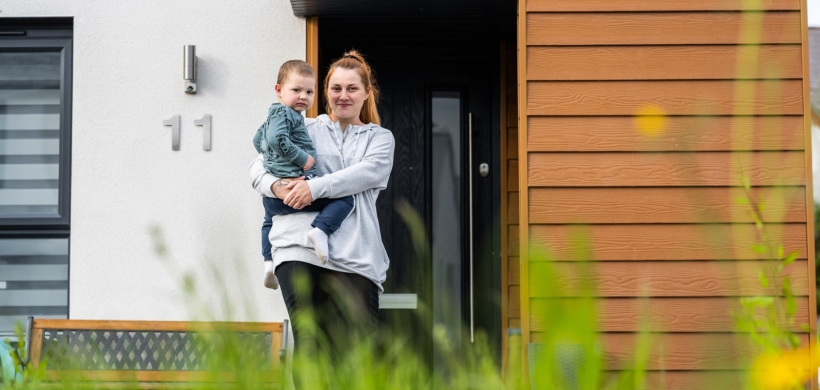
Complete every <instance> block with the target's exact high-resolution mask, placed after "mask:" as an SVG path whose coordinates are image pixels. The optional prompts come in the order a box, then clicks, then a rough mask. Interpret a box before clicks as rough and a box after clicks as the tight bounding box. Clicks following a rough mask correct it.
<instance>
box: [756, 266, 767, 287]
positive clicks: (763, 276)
mask: <svg viewBox="0 0 820 390" xmlns="http://www.w3.org/2000/svg"><path fill="white" fill-rule="evenodd" d="M757 281H758V282H759V283H760V287H763V288H769V278H767V277H766V273H765V272H763V270H760V271H758V273H757Z"/></svg>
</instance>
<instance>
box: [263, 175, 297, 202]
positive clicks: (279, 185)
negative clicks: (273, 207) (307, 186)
mask: <svg viewBox="0 0 820 390" xmlns="http://www.w3.org/2000/svg"><path fill="white" fill-rule="evenodd" d="M295 181H305V177H304V176H299V177H288V178H283V179H279V180H277V181H275V182H273V184H271V185H270V192H273V194H274V195H276V198H277V199H285V198H286V197H287V196H288V194H290V187H288V185H289V184H290V183H292V182H295Z"/></svg>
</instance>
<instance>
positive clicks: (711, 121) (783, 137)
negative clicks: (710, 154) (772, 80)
mask: <svg viewBox="0 0 820 390" xmlns="http://www.w3.org/2000/svg"><path fill="white" fill-rule="evenodd" d="M642 118H643V117H638V116H626V117H623V116H621V117H618V116H614V117H613V116H609V117H607V116H602V117H529V118H527V126H528V127H529V131H528V134H527V145H528V146H527V148H528V150H529V151H531V152H606V151H611V152H616V151H617V152H646V151H752V150H803V149H804V148H805V141H804V136H803V117H802V116H734V117H731V116H667V117H663V119H661V121H660V122H658V123H659V125H658V128H657V130H655V131H652V132H646V131H642V130H641V129H642V123H640V122H639V121H640V120H641V119H642Z"/></svg>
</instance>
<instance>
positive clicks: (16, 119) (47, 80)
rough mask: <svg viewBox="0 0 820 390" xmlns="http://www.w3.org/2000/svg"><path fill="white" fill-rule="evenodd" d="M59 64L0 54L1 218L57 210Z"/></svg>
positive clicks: (52, 57) (53, 57) (47, 57)
mask: <svg viewBox="0 0 820 390" xmlns="http://www.w3.org/2000/svg"><path fill="white" fill-rule="evenodd" d="M60 61H61V57H60V53H58V52H48V53H36V52H27V53H8V52H7V53H0V218H2V217H6V218H8V217H13V216H17V217H20V216H36V215H37V214H50V215H53V214H56V213H57V211H58V200H59V198H60V196H59V188H60V185H59V184H60V181H59V179H60V177H59V173H60V165H59V161H60V115H61V114H60V110H61V106H60V105H61V101H60V96H61V95H60V78H61V65H60Z"/></svg>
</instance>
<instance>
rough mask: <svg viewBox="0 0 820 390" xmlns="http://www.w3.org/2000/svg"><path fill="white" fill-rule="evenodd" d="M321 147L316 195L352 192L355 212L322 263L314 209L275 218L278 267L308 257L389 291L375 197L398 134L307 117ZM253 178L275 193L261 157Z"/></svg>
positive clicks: (312, 183) (335, 236)
mask: <svg viewBox="0 0 820 390" xmlns="http://www.w3.org/2000/svg"><path fill="white" fill-rule="evenodd" d="M305 123H306V124H307V128H308V133H309V134H310V137H311V138H312V139H313V145H314V146H315V147H316V154H317V156H316V166H317V169H318V173H319V175H320V177H317V178H314V179H313V180H309V181H308V182H307V183H308V186H309V187H310V192H311V193H312V194H313V199H319V198H340V197H343V196H347V195H353V199H354V202H355V203H354V206H353V211H352V212H351V213H350V215H349V216H348V217H347V219H345V221H344V223H343V224H342V226H341V227H340V228H339V230H337V231H336V232H335V233H333V234H332V235H331V236H330V240H329V241H328V244H329V249H330V258H329V261H328V262H327V263H326V264H324V265H323V264H321V263H320V262H319V260H318V258H316V254H315V253H314V252H313V246H312V245H311V244H310V242H309V241H308V240H307V231H308V230H309V229H310V223H311V222H312V221H313V218H315V217H316V214H317V213H315V212H304V213H296V214H291V215H281V216H274V217H273V227H272V228H271V231H270V236H269V237H270V241H271V245H272V246H273V251H272V254H273V261H274V265H275V266H276V265H279V264H281V263H282V262H285V261H304V262H307V263H310V264H313V265H316V266H319V267H324V268H328V269H332V270H335V271H341V272H353V273H357V274H359V275H362V276H364V277H366V278H368V279H370V280H371V281H373V283H375V284H376V285H377V286H379V291H384V289H383V288H382V283H383V282H384V281H385V279H386V276H387V268H388V266H389V265H390V259H388V257H387V252H386V251H385V250H384V244H383V243H382V237H381V231H380V229H379V219H378V216H377V214H376V198H378V196H379V192H381V191H382V190H383V189H385V188H387V182H388V179H389V178H390V172H391V171H392V169H393V151H394V149H395V142H394V139H393V134H392V133H391V132H390V131H389V130H387V129H385V128H383V127H381V126H379V125H375V124H372V123H370V124H367V125H363V126H350V127H348V129H347V130H346V131H342V129H341V128H339V124H338V123H337V122H333V121H332V120H331V119H330V117H328V116H327V115H320V116H319V117H318V118H316V120H315V121H312V122H311V120H310V119H307V120H306V121H305ZM250 174H251V180H252V183H253V186H254V188H255V189H256V190H257V191H259V193H260V194H262V195H263V196H267V197H273V194H272V193H271V191H270V186H271V184H273V183H274V181H276V177H274V176H272V175H270V174H268V173H267V172H265V168H264V166H263V164H262V159H261V158H257V159H256V160H254V161H253V162H251V167H250Z"/></svg>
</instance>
